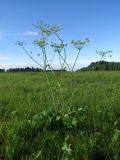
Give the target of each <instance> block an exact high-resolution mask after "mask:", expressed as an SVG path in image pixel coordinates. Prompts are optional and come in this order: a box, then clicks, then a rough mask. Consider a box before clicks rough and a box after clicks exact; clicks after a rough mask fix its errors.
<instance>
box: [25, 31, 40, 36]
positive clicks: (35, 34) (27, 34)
mask: <svg viewBox="0 0 120 160" xmlns="http://www.w3.org/2000/svg"><path fill="white" fill-rule="evenodd" d="M24 35H26V36H37V35H38V33H37V32H32V31H27V32H25V33H24Z"/></svg>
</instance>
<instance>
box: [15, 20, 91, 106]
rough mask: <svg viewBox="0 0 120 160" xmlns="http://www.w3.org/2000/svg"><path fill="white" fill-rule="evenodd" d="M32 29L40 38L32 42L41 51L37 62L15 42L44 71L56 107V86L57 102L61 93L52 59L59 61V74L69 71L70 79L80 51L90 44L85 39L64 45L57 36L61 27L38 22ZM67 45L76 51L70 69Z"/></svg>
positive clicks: (23, 44)
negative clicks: (50, 52) (49, 49)
mask: <svg viewBox="0 0 120 160" xmlns="http://www.w3.org/2000/svg"><path fill="white" fill-rule="evenodd" d="M34 27H35V28H36V29H38V34H39V36H40V38H39V39H37V40H34V41H33V44H35V45H36V46H38V47H39V48H40V50H41V52H40V54H38V56H39V60H36V59H35V58H34V56H33V55H31V54H32V52H29V51H28V50H27V49H26V48H25V43H24V42H21V41H17V43H16V44H17V45H19V46H20V47H21V48H22V49H23V50H24V51H25V53H26V54H27V55H28V56H29V58H30V59H32V60H33V61H34V62H35V63H36V64H37V65H39V67H40V68H41V69H42V70H43V71H44V73H45V76H46V79H47V81H48V85H49V88H50V91H51V97H52V101H53V105H55V106H56V105H57V103H58V100H56V91H55V88H56V86H57V89H58V86H59V101H61V100H62V98H63V93H62V81H58V79H57V78H56V74H55V73H54V65H52V63H53V61H54V57H55V56H56V57H58V59H59V64H60V70H61V72H62V71H64V70H68V71H70V73H71V78H72V72H73V71H74V70H75V65H76V63H77V60H78V58H79V55H80V51H81V50H82V49H83V48H84V47H85V46H86V45H87V44H88V43H89V42H90V40H89V39H88V38H86V39H85V40H83V41H81V40H72V41H71V43H65V42H64V40H63V39H62V38H61V36H60V35H59V32H60V31H61V30H62V29H63V27H62V26H59V25H48V24H44V23H43V22H41V21H40V22H38V23H37V24H36V25H34ZM53 36H55V37H56V38H57V42H54V41H53V40H52V37H53ZM58 41H59V42H58ZM68 45H72V46H73V47H74V48H75V49H76V50H77V54H74V55H75V57H74V58H75V60H74V62H73V64H72V67H71V66H70V65H69V62H68V57H69V55H67V52H66V48H67V47H68ZM48 47H51V48H52V50H53V55H52V56H51V57H50V58H51V60H49V56H48V52H47V48H48ZM47 70H49V71H51V74H52V75H53V76H54V82H55V83H53V80H51V78H50V75H49V74H48V73H47V72H46V71H47ZM72 83H73V81H72ZM72 88H73V84H72ZM72 92H73V93H74V88H73V89H72ZM73 93H72V95H73ZM61 104H62V103H61Z"/></svg>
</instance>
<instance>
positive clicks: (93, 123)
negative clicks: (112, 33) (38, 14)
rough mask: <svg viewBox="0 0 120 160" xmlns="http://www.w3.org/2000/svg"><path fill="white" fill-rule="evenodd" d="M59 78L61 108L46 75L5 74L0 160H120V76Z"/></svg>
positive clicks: (1, 90)
mask: <svg viewBox="0 0 120 160" xmlns="http://www.w3.org/2000/svg"><path fill="white" fill-rule="evenodd" d="M47 74H50V73H47ZM55 74H56V77H57V79H58V80H59V79H61V78H62V90H61V93H62V98H61V99H60V98H59V96H60V95H59V93H60V92H59V87H58V88H55V91H56V97H55V98H56V99H58V101H57V105H56V106H57V107H56V108H55V107H53V106H52V104H53V103H52V99H51V92H50V90H49V88H48V84H47V80H46V78H45V77H44V74H43V73H2V74H0V82H1V83H0V127H1V128H0V155H1V157H0V159H5V160H16V159H20V160H33V159H40V160H54V159H55V160H61V159H62V160H63V159H64V160H67V159H68V160H79V159H81V160H99V159H100V160H104V159H105V160H112V159H113V160H119V159H120V100H119V99H120V73H119V72H81V73H79V72H76V73H72V75H73V77H72V80H71V74H70V73H69V72H65V73H62V74H60V73H55ZM49 76H50V75H49ZM51 78H54V77H53V76H52V77H51ZM53 81H54V79H53ZM71 81H72V83H73V84H74V86H75V87H76V90H75V91H74V94H73V90H72V86H71ZM57 92H58V93H57ZM70 94H71V95H72V94H73V95H72V96H69V95H70Z"/></svg>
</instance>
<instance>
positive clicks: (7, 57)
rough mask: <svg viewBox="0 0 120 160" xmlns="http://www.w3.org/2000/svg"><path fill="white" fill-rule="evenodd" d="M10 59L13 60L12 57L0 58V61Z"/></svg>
mask: <svg viewBox="0 0 120 160" xmlns="http://www.w3.org/2000/svg"><path fill="white" fill-rule="evenodd" d="M12 59H14V58H12V57H0V60H12Z"/></svg>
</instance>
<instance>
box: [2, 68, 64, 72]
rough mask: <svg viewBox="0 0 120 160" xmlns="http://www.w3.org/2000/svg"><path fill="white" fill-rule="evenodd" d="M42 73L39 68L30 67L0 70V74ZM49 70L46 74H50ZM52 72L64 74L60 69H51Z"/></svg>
mask: <svg viewBox="0 0 120 160" xmlns="http://www.w3.org/2000/svg"><path fill="white" fill-rule="evenodd" d="M41 71H43V69H41V68H34V67H32V68H30V67H26V68H9V69H7V70H6V71H5V69H0V72H41ZM50 71H51V70H46V72H50ZM52 71H54V72H61V71H62V72H65V71H66V70H60V69H53V70H52Z"/></svg>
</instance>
